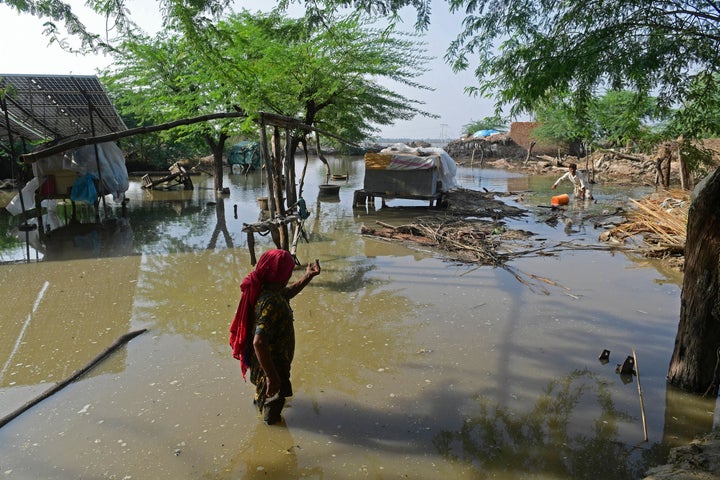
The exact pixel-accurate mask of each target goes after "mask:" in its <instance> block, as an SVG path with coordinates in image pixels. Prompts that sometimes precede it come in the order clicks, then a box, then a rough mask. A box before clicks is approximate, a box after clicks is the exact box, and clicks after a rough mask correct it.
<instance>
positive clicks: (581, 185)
mask: <svg viewBox="0 0 720 480" xmlns="http://www.w3.org/2000/svg"><path fill="white" fill-rule="evenodd" d="M563 180H569V181H570V183H572V184H573V187H574V191H573V193H574V194H575V196H576V197H578V196H580V195H581V194H582V190H585V196H586V197H588V196H589V195H590V185H589V184H588V182H587V180H585V177H583V175H582V173H580V172H579V171H578V170H575V175H573V174H572V172H570V171H568V172H566V173H565V175H563V176H562V177H560V178H558V179H557V180H556V181H555V183H554V184H553V188H555V187H557V186H558V184H559V183H560V182H562V181H563Z"/></svg>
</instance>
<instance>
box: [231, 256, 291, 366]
mask: <svg viewBox="0 0 720 480" xmlns="http://www.w3.org/2000/svg"><path fill="white" fill-rule="evenodd" d="M294 268H295V259H293V257H292V255H290V253H289V252H288V251H286V250H268V251H267V252H265V253H263V254H262V255H261V256H260V260H258V263H257V265H256V266H255V270H253V271H252V272H250V274H249V275H248V276H247V277H245V278H244V279H243V281H242V283H240V291H241V292H242V296H241V297H240V304H239V305H238V309H237V312H236V313H235V318H234V319H233V322H232V325H230V346H231V347H232V349H233V357H235V358H237V359H238V360H240V370H241V371H242V375H243V378H245V372H246V371H247V369H248V366H249V365H250V355H251V353H252V340H253V335H254V332H253V330H254V329H255V302H257V298H258V295H260V290H261V289H262V286H263V284H265V283H267V282H273V283H275V282H286V281H288V280H290V277H291V276H292V272H293V269H294Z"/></svg>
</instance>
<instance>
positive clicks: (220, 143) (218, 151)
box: [205, 133, 228, 192]
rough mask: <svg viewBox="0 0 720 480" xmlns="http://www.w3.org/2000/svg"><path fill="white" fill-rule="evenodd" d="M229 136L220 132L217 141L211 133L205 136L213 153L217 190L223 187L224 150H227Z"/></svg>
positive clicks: (214, 180) (214, 179)
mask: <svg viewBox="0 0 720 480" xmlns="http://www.w3.org/2000/svg"><path fill="white" fill-rule="evenodd" d="M227 138H228V137H227V135H225V134H224V133H220V134H219V136H218V139H217V142H216V141H215V139H214V138H212V137H211V136H210V135H206V136H205V141H206V142H207V144H208V145H209V146H210V151H211V152H212V155H213V177H214V178H213V182H214V186H215V191H216V192H220V191H222V189H223V151H224V150H225V140H227Z"/></svg>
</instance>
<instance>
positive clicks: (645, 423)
mask: <svg viewBox="0 0 720 480" xmlns="http://www.w3.org/2000/svg"><path fill="white" fill-rule="evenodd" d="M632 354H633V360H634V362H635V375H636V376H637V387H638V396H639V397H640V414H641V415H642V425H643V435H644V438H645V441H646V442H647V441H648V433H647V421H646V420H645V403H644V402H643V395H642V387H641V386H640V369H639V368H638V362H637V355H636V354H635V347H633V349H632Z"/></svg>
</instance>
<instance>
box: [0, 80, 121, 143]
mask: <svg viewBox="0 0 720 480" xmlns="http://www.w3.org/2000/svg"><path fill="white" fill-rule="evenodd" d="M2 92H5V94H6V97H5V100H6V101H4V102H0V113H1V114H2V118H0V140H2V141H8V139H9V132H8V124H7V122H6V117H5V105H7V113H8V117H9V129H10V131H11V132H12V136H13V138H25V139H27V140H42V141H48V140H58V139H64V138H68V137H73V136H77V135H80V136H95V135H103V134H108V133H113V132H120V131H124V130H127V127H126V126H125V123H124V122H123V121H122V119H121V118H120V115H119V114H118V113H117V111H116V110H115V107H113V105H112V103H111V102H110V99H109V98H108V96H107V92H106V91H105V88H104V87H103V86H102V84H101V83H100V80H99V79H98V78H97V77H96V76H94V75H18V74H0V94H2ZM91 111H92V117H91V115H90V112H91ZM91 120H92V124H91ZM93 126H94V129H93Z"/></svg>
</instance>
